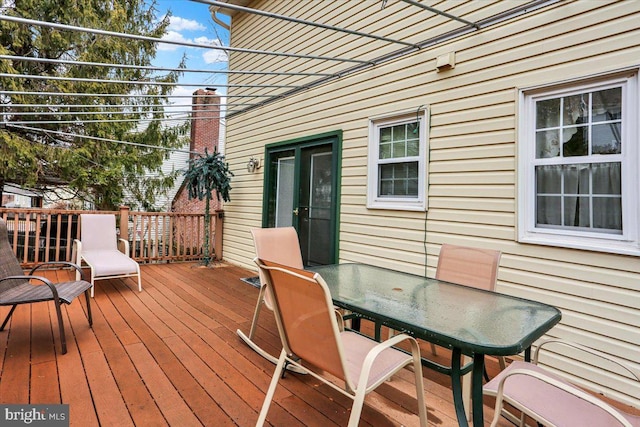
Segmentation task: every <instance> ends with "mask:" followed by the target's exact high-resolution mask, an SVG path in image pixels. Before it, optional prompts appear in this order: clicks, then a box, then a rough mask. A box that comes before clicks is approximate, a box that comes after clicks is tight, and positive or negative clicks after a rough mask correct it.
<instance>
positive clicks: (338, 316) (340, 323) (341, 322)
mask: <svg viewBox="0 0 640 427" xmlns="http://www.w3.org/2000/svg"><path fill="white" fill-rule="evenodd" d="M333 311H334V313H335V315H336V320H337V321H338V330H339V331H340V332H344V318H343V317H342V313H340V310H339V309H337V308H335V307H334V309H333Z"/></svg>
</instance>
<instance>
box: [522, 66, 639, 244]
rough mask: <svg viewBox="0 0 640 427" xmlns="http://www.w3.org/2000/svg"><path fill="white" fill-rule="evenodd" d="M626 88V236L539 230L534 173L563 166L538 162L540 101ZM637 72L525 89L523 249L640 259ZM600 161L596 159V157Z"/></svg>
mask: <svg viewBox="0 0 640 427" xmlns="http://www.w3.org/2000/svg"><path fill="white" fill-rule="evenodd" d="M613 85H615V86H622V129H621V133H622V153H621V158H622V176H621V179H622V183H621V193H622V233H621V234H613V233H611V234H608V233H596V232H588V231H576V230H571V229H555V228H554V229H550V228H543V227H536V211H535V209H536V194H535V191H536V189H535V167H536V165H538V164H541V163H543V164H564V163H565V162H563V161H562V158H558V159H557V162H555V163H554V160H555V159H544V160H542V161H540V159H536V158H535V152H536V151H535V149H536V146H535V144H536V141H535V101H536V100H538V99H543V98H549V97H561V96H566V95H569V94H571V93H576V92H577V93H580V92H586V91H595V90H598V89H600V88H606V87H610V86H613ZM639 99H640V94H639V93H638V70H637V69H633V70H630V71H624V72H620V73H617V74H610V75H608V76H598V77H594V78H592V79H590V80H581V81H574V82H568V83H564V84H562V85H555V86H545V87H536V88H528V89H521V90H520V91H519V97H518V102H519V108H518V112H519V117H520V120H519V128H518V196H519V199H518V241H519V242H522V243H531V244H540V245H547V246H558V247H567V248H575V249H584V250H591V251H599V252H610V253H618V254H626V255H640V239H639V234H638V222H639V213H640V209H639V204H640V189H639V187H640V185H638V183H639V181H638V177H639V175H638V168H639V166H640V156H639V153H640V149H639V147H638V145H640V139H639V136H640V133H639V132H638V123H639V122H640V117H639V114H638V102H639ZM594 157H595V156H594Z"/></svg>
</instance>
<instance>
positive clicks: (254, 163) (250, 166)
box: [247, 157, 260, 173]
mask: <svg viewBox="0 0 640 427" xmlns="http://www.w3.org/2000/svg"><path fill="white" fill-rule="evenodd" d="M258 169H260V160H258V159H256V158H255V157H252V158H250V159H249V162H248V163H247V172H249V173H254V172H255V171H257V170H258Z"/></svg>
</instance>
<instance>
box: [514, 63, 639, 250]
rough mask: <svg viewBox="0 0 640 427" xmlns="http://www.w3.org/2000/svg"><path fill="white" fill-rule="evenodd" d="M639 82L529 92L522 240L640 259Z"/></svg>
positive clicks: (524, 115) (525, 97) (523, 135)
mask: <svg viewBox="0 0 640 427" xmlns="http://www.w3.org/2000/svg"><path fill="white" fill-rule="evenodd" d="M637 101H638V93H637V74H635V73H634V74H633V75H629V74H628V73H627V74H625V75H618V76H611V77H609V78H607V79H599V80H597V81H591V82H582V83H576V84H574V85H571V86H563V87H561V88H538V89H535V90H530V91H526V90H525V91H522V92H521V97H520V102H521V105H520V118H521V122H520V125H521V126H520V133H519V163H518V167H519V182H520V187H519V238H520V241H522V242H528V243H540V244H548V245H554V246H565V247H574V248H580V249H589V250H598V251H605V252H614V253H627V254H638V255H640V247H639V244H638V200H639V195H640V192H639V190H638V187H639V185H638V143H639V141H638V131H637V124H638V109H637Z"/></svg>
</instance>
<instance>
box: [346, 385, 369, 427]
mask: <svg viewBox="0 0 640 427" xmlns="http://www.w3.org/2000/svg"><path fill="white" fill-rule="evenodd" d="M365 395H366V389H365V388H364V387H363V388H362V390H358V391H357V392H356V395H355V398H354V399H353V406H352V407H351V415H350V416H349V423H348V424H347V426H348V427H358V422H359V421H360V414H362V407H363V406H364V397H365Z"/></svg>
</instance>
